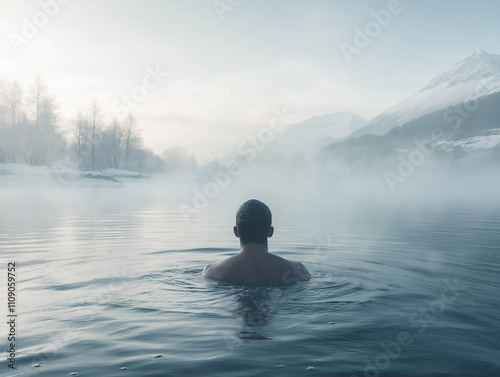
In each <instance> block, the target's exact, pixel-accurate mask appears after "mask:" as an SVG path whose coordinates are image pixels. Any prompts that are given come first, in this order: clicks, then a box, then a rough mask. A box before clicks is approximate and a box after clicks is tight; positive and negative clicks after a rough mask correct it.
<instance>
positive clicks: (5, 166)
mask: <svg viewBox="0 0 500 377" xmlns="http://www.w3.org/2000/svg"><path fill="white" fill-rule="evenodd" d="M139 179H150V175H149V174H143V173H138V172H134V171H130V170H124V169H112V168H109V169H103V170H101V171H92V170H76V169H71V168H68V167H48V166H37V165H29V164H19V163H0V186H2V185H6V184H10V183H30V184H31V183H38V184H51V183H52V184H58V185H61V186H80V187H123V186H124V184H125V183H126V182H128V181H131V180H134V181H135V180H139Z"/></svg>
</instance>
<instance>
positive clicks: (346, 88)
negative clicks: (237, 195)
mask: <svg viewBox="0 0 500 377" xmlns="http://www.w3.org/2000/svg"><path fill="white" fill-rule="evenodd" d="M392 1H396V2H397V0H392ZM389 3H390V1H378V0H373V1H368V0H331V1H328V0H215V1H214V0H122V1H120V0H64V1H63V0H39V1H32V0H22V1H21V0H0V77H1V78H5V79H13V78H15V79H17V80H19V81H20V82H21V83H23V84H25V85H28V84H29V83H30V82H31V81H32V80H33V78H34V76H35V75H36V74H37V73H40V74H42V76H44V77H45V79H46V81H47V82H48V84H49V87H50V88H51V90H52V91H53V92H54V94H55V95H56V98H57V101H58V103H59V106H60V113H61V127H62V128H63V129H64V128H66V129H67V128H68V127H69V126H70V122H71V119H72V118H73V117H74V116H75V115H76V113H77V112H78V111H79V110H85V109H86V108H87V107H88V104H89V103H90V101H91V99H92V97H93V96H94V95H95V96H97V98H98V99H99V101H100V102H101V104H102V106H103V109H104V112H105V115H106V119H107V120H111V119H112V118H113V117H117V118H120V117H121V116H123V114H124V111H123V110H126V109H127V108H128V107H127V106H133V109H132V113H133V114H134V115H135V116H136V117H137V118H138V119H139V122H140V125H141V129H142V133H143V137H144V139H145V143H146V146H148V147H149V148H151V149H153V150H154V151H155V152H157V153H161V151H162V150H163V149H164V148H167V147H171V146H176V145H180V146H183V147H186V148H187V149H188V150H189V151H190V152H193V153H195V155H196V156H197V157H198V160H199V161H201V162H206V161H208V160H211V159H213V158H217V157H221V156H223V155H225V154H227V153H229V152H231V151H232V150H234V149H235V148H236V147H237V146H238V144H239V143H240V142H241V141H243V140H246V139H247V138H248V137H249V136H252V135H255V134H256V133H257V132H258V131H259V130H260V129H262V128H263V127H267V126H268V125H269V122H270V120H271V118H272V117H273V110H274V109H283V108H284V107H286V109H287V111H288V112H289V113H290V114H293V115H294V120H295V121H297V122H298V121H302V120H306V119H308V118H311V117H313V116H316V115H323V114H329V113H334V112H337V111H350V112H353V113H355V114H358V115H360V116H363V117H365V118H368V119H370V118H373V117H375V116H376V115H378V114H379V113H381V112H382V111H384V110H385V109H386V108H388V107H389V106H391V105H393V104H394V103H396V102H398V101H399V100H401V99H403V98H404V97H406V96H408V95H410V94H411V93H413V92H415V91H416V90H418V89H419V88H420V87H422V86H424V85H425V84H426V83H427V82H428V81H429V80H430V79H432V78H433V77H434V76H436V75H437V74H439V73H440V72H441V71H443V70H444V69H446V68H447V67H449V66H450V65H452V64H453V63H455V62H456V61H458V60H461V59H463V58H464V57H466V56H467V55H469V54H470V53H472V52H473V51H474V50H476V49H478V48H481V49H483V50H486V51H487V52H489V53H492V54H500V46H499V41H500V26H499V25H500V23H499V22H498V15H499V14H500V2H499V1H495V0H491V1H487V0H483V1H474V2H472V1H465V0H419V1H417V0H415V1H411V0H400V1H399V4H400V5H399V7H397V9H398V12H397V14H392V15H391V19H390V20H388V21H387V20H386V21H387V22H386V21H384V22H385V25H380V24H381V23H382V21H376V19H375V18H374V15H373V13H372V12H374V11H375V12H379V11H382V10H385V11H386V12H387V9H388V4H389ZM43 4H46V5H43ZM55 4H57V5H55ZM214 5H218V6H219V13H218V12H217V11H216V9H215V6H214ZM44 8H45V10H44ZM224 10H225V12H224V13H223V14H222V12H223V11H224ZM47 13H50V15H47ZM385 14H387V13H385ZM221 18H222V19H221ZM374 22H378V23H379V29H380V30H376V29H372V35H373V36H372V37H370V42H369V44H368V46H366V47H363V48H360V49H359V53H354V54H353V55H352V56H351V58H352V59H351V61H350V62H348V61H347V60H346V58H345V56H344V55H343V53H342V51H341V48H340V44H341V43H342V42H344V43H349V44H351V45H355V44H354V37H355V35H356V32H355V31H354V28H355V27H359V28H360V29H363V30H364V29H365V28H366V27H367V26H368V25H371V26H372V27H374V28H376V27H377V26H376V25H375V26H374ZM32 24H34V25H35V29H33V26H32ZM37 25H38V26H37ZM151 71H156V73H155V74H154V75H151ZM167 73H168V74H167ZM155 77H156V79H155ZM141 87H142V88H141ZM145 88H146V89H145ZM131 95H133V97H134V98H135V99H136V100H133V102H132V103H130V102H129V104H130V105H127V106H126V105H125V103H124V100H123V96H129V97H130V96H131Z"/></svg>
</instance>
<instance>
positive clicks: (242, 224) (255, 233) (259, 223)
mask: <svg viewBox="0 0 500 377" xmlns="http://www.w3.org/2000/svg"><path fill="white" fill-rule="evenodd" d="M271 223H272V216H271V210H270V209H269V207H268V206H266V205H265V204H264V203H262V202H261V201H260V200H256V199H251V200H247V201H246V202H245V203H243V204H242V205H241V206H240V208H238V212H236V226H235V227H234V234H235V235H236V236H237V237H239V238H240V242H241V244H242V245H244V244H248V243H257V244H266V245H267V237H271V236H272V235H273V231H274V229H273V227H272V226H271Z"/></svg>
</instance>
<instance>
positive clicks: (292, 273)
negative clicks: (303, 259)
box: [282, 260, 311, 284]
mask: <svg viewBox="0 0 500 377" xmlns="http://www.w3.org/2000/svg"><path fill="white" fill-rule="evenodd" d="M286 261H287V262H288V265H287V268H286V270H285V271H284V272H283V274H282V280H283V282H284V283H285V284H290V283H294V282H296V281H306V280H311V274H310V273H309V271H308V270H307V268H306V266H304V265H303V264H302V263H300V262H295V261H289V260H286Z"/></svg>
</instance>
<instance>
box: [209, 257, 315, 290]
mask: <svg viewBox="0 0 500 377" xmlns="http://www.w3.org/2000/svg"><path fill="white" fill-rule="evenodd" d="M203 276H205V277H208V278H212V279H216V280H224V281H227V282H231V283H237V284H273V285H278V284H290V283H293V282H295V281H299V280H309V279H310V277H311V275H310V274H309V272H308V271H307V269H306V268H305V267H304V265H303V264H302V263H298V262H292V261H289V260H286V259H284V258H281V257H279V256H277V255H274V254H270V253H268V252H267V251H254V252H252V251H247V252H240V253H239V254H237V255H234V256H232V257H229V258H227V259H225V260H223V261H221V262H219V263H215V264H212V265H208V266H206V267H205V269H204V270H203Z"/></svg>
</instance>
